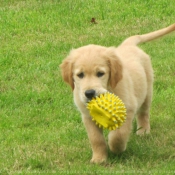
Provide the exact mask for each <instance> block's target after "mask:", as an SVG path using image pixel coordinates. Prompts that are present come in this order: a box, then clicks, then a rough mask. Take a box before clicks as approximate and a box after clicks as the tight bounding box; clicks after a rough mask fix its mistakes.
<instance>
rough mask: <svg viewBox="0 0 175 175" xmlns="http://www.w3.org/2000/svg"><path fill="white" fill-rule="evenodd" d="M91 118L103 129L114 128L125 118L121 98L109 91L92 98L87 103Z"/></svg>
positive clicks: (119, 125) (124, 109) (118, 126)
mask: <svg viewBox="0 0 175 175" xmlns="http://www.w3.org/2000/svg"><path fill="white" fill-rule="evenodd" d="M87 109H89V112H90V115H91V117H92V120H93V121H94V122H95V123H96V125H97V126H99V127H100V128H102V127H103V128H104V129H109V130H116V129H117V128H120V127H121V126H122V124H123V123H124V122H125V120H126V108H125V105H124V103H123V102H122V100H121V99H120V98H119V97H118V96H116V95H114V94H112V93H109V92H106V93H105V94H101V95H100V96H99V97H95V98H93V99H92V100H91V101H90V102H89V103H88V104H87Z"/></svg>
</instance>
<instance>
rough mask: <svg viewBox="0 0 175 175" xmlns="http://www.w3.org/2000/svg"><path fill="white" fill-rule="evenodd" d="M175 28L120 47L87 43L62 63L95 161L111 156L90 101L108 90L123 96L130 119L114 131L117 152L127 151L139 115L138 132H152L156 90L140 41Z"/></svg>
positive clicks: (112, 144)
mask: <svg viewBox="0 0 175 175" xmlns="http://www.w3.org/2000/svg"><path fill="white" fill-rule="evenodd" d="M174 30H175V24H173V25H171V26H169V27H167V28H164V29H161V30H158V31H155V32H151V33H148V34H144V35H136V36H132V37H129V38H128V39H126V40H125V41H124V42H123V43H122V44H121V45H120V46H119V47H117V48H115V47H109V48H108V47H103V46H98V45H87V46H83V47H80V48H78V49H75V50H72V51H71V52H70V54H69V55H68V57H67V58H66V59H65V60H63V62H62V64H61V71H62V77H63V79H64V81H65V82H67V83H68V84H69V85H70V86H71V88H72V90H73V94H74V102H75V104H76V106H77V107H78V109H79V111H80V112H81V115H82V120H83V123H84V125H85V127H86V130H87V133H88V137H89V140H90V143H91V146H92V151H93V156H92V159H91V162H93V163H102V162H104V161H106V159H107V144H106V142H105V139H104V137H103V133H102V132H103V131H102V129H100V128H99V127H98V126H96V124H95V122H94V121H92V118H91V116H90V114H89V111H88V110H87V108H86V105H87V103H88V101H90V100H91V99H92V98H93V97H95V96H99V95H100V94H102V93H105V92H107V91H109V92H112V93H114V94H116V95H117V96H119V97H120V98H121V99H122V101H123V102H124V104H125V106H126V109H127V119H126V122H125V123H124V124H123V126H122V127H121V128H120V129H116V130H115V131H110V132H109V136H108V145H109V148H110V150H111V151H112V152H113V153H116V154H117V153H121V152H123V151H125V149H126V145H127V141H128V139H129V135H130V133H131V130H132V121H133V118H134V116H135V115H137V128H138V130H137V134H138V135H142V134H144V133H149V132H150V123H149V117H150V116H149V110H150V105H151V99H152V92H153V69H152V66H151V61H150V58H149V56H148V55H147V54H146V53H145V52H143V51H142V50H141V49H139V48H138V47H137V45H138V44H140V43H143V42H147V41H150V40H153V39H156V38H158V37H160V36H163V35H165V34H168V33H170V32H172V31H174Z"/></svg>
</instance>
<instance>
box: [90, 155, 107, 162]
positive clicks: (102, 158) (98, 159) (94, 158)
mask: <svg viewBox="0 0 175 175" xmlns="http://www.w3.org/2000/svg"><path fill="white" fill-rule="evenodd" d="M106 160H107V157H106V156H105V157H100V156H99V157H97V156H96V157H95V156H93V157H92V159H91V160H90V162H91V163H95V164H102V163H105V162H106Z"/></svg>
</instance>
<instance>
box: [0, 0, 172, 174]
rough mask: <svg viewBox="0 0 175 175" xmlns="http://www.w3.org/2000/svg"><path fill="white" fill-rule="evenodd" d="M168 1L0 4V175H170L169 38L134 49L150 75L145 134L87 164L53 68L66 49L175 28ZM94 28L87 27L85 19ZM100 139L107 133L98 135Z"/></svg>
mask: <svg viewBox="0 0 175 175" xmlns="http://www.w3.org/2000/svg"><path fill="white" fill-rule="evenodd" d="M174 7H175V1H174V0H169V1H167V0H156V1H151V0H147V1H140V0H133V1H131V0H120V1H115V0H108V1H105V0H88V1H85V0H84V1H83V0H74V1H73V0H42V1H40V0H26V1H25V0H23V1H22V0H1V2H0V174H2V175H5V174H25V175H26V174H31V173H35V174H54V173H56V174H96V175H100V174H157V175H160V174H175V110H174V102H175V49H174V48H175V33H172V34H170V35H168V36H166V37H163V38H161V39H159V40H156V41H153V42H150V43H146V44H142V45H141V46H140V47H141V48H142V49H144V50H145V51H146V52H147V53H148V54H149V55H151V58H152V64H153V68H154V72H155V83H154V96H153V102H152V109H151V128H152V130H151V134H150V135H148V136H145V137H138V136H136V135H135V131H136V124H135V121H134V122H133V126H134V127H133V133H132V134H131V137H130V141H129V143H128V147H127V150H126V151H125V152H124V153H123V154H122V155H120V156H114V155H113V154H112V153H110V152H109V159H108V162H107V163H106V164H105V165H93V164H90V163H89V160H90V159H91V154H92V153H91V148H90V144H89V140H88V138H87V134H86V131H85V128H84V126H83V124H82V121H81V117H80V114H79V112H78V111H77V109H76V107H75V105H74V104H73V100H72V93H71V89H70V88H69V87H68V86H67V85H66V84H65V83H64V82H63V81H62V79H61V76H60V70H59V64H60V63H61V61H62V60H63V59H64V58H65V57H66V55H67V54H68V53H69V51H70V50H71V48H77V47H80V46H83V45H87V44H90V43H93V44H98V45H104V46H117V45H119V44H120V43H121V42H122V41H123V40H124V39H125V38H126V37H128V36H130V35H134V34H142V33H147V32H150V31H153V30H157V29H160V28H163V27H166V26H168V25H170V24H172V23H175V20H174V16H175V10H174ZM93 17H94V18H95V19H96V22H97V24H93V23H91V22H90V21H91V19H92V18H93ZM105 134H106V135H107V131H105Z"/></svg>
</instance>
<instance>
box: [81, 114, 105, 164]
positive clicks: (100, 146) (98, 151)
mask: <svg viewBox="0 0 175 175" xmlns="http://www.w3.org/2000/svg"><path fill="white" fill-rule="evenodd" d="M83 123H84V125H85V127H86V130H87V133H88V137H89V140H90V143H91V147H92V151H93V156H92V159H91V163H103V162H105V161H106V159H107V144H106V142H105V139H104V136H103V131H102V129H100V128H98V126H96V124H95V123H94V122H93V121H92V119H91V118H90V117H89V116H83Z"/></svg>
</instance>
